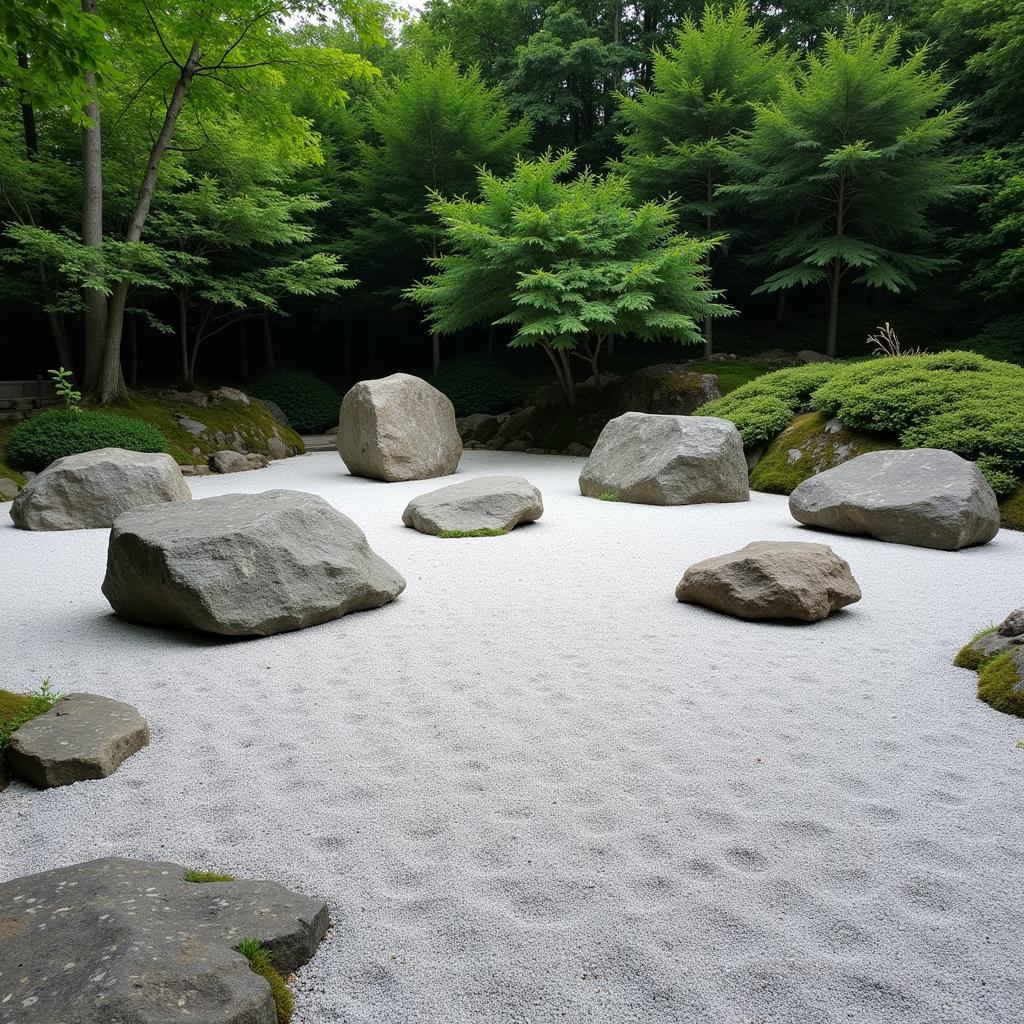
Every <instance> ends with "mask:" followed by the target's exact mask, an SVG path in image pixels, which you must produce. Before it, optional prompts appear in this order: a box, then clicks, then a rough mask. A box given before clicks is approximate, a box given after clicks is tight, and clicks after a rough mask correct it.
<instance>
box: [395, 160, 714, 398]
mask: <svg viewBox="0 0 1024 1024" xmlns="http://www.w3.org/2000/svg"><path fill="white" fill-rule="evenodd" d="M571 170H572V155H571V154H568V153H566V154H562V155H560V156H557V157H556V156H551V155H550V154H549V155H547V156H545V157H542V158H540V159H538V160H535V161H526V160H519V161H517V162H516V166H515V169H514V170H513V172H512V174H511V175H510V176H509V177H508V178H500V177H498V176H496V175H494V174H491V173H490V172H488V171H482V172H481V173H480V176H479V184H478V190H479V194H480V199H478V200H471V199H457V200H452V201H448V200H444V199H442V198H441V197H440V196H437V197H435V200H434V203H433V204H432V208H433V209H434V210H435V211H436V213H437V214H438V216H439V217H440V219H441V221H442V223H443V224H444V226H445V229H446V250H447V251H446V253H445V255H443V256H439V257H437V258H436V259H434V260H432V261H431V262H432V264H433V266H434V267H435V273H434V274H433V276H431V277H429V278H428V279H427V280H425V281H423V282H422V283H420V284H419V285H417V286H416V287H415V288H411V289H409V291H408V292H407V294H408V295H409V296H411V297H412V298H414V299H416V301H418V302H420V303H421V304H422V305H423V306H425V307H426V308H427V311H428V312H427V319H428V321H429V323H430V324H431V326H432V327H433V328H434V330H437V331H440V332H442V333H450V332H453V331H458V330H461V329H462V328H464V327H468V326H470V325H472V324H476V323H492V324H512V325H514V326H515V328H516V333H515V335H514V337H513V338H512V340H511V342H509V345H510V346H511V347H513V348H517V347H527V346H533V345H539V346H541V347H542V348H544V349H545V351H547V353H548V355H549V356H550V357H551V360H552V362H553V364H554V365H555V368H556V372H557V373H558V376H559V381H560V383H561V384H562V387H563V389H564V390H565V392H566V395H567V397H569V398H570V401H572V400H574V395H573V391H572V388H571V377H568V378H567V373H568V370H567V367H568V356H567V354H568V353H573V354H575V355H576V356H577V357H579V358H580V359H583V360H584V361H586V362H588V363H589V364H590V366H591V369H592V370H593V371H595V372H596V370H597V359H598V356H599V354H600V351H601V348H602V345H603V344H604V341H605V339H606V338H607V336H608V335H610V334H629V335H631V336H632V337H634V338H637V339H640V340H644V341H647V340H651V339H655V338H661V339H666V340H671V341H676V342H680V343H687V342H694V341H698V340H699V339H700V333H699V329H698V322H699V321H700V320H702V319H703V317H704V316H705V315H708V316H726V315H728V314H729V313H730V312H732V311H731V310H730V309H729V307H727V306H724V305H722V304H721V303H720V302H719V301H718V298H719V293H718V292H717V291H716V290H714V289H712V288H711V287H710V286H709V285H708V283H707V266H706V263H705V258H706V256H707V253H708V251H709V249H710V248H711V245H712V242H711V241H702V240H697V239H694V238H690V237H688V236H685V235H676V234H673V231H672V224H673V221H674V219H675V211H674V209H673V207H672V204H671V203H667V202H653V201H652V202H649V203H645V204H644V205H642V206H640V207H638V208H634V207H633V206H632V204H631V198H630V195H629V186H628V184H627V183H626V182H625V181H623V180H622V179H621V178H617V177H613V178H608V179H605V180H602V179H600V178H598V177H596V176H595V175H593V174H591V173H590V172H584V173H582V174H580V175H579V176H577V177H575V178H573V179H571V180H569V181H562V180H560V179H562V178H564V177H565V176H566V175H567V174H568V173H569V172H570V171H571ZM558 354H560V355H561V360H562V362H561V367H560V365H559V362H558V360H557V359H556V355H558Z"/></svg>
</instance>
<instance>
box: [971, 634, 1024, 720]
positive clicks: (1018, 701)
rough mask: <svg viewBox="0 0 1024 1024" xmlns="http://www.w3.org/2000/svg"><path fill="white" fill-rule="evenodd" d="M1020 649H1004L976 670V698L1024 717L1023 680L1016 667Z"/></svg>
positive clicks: (1011, 713)
mask: <svg viewBox="0 0 1024 1024" xmlns="http://www.w3.org/2000/svg"><path fill="white" fill-rule="evenodd" d="M1019 654H1020V650H1010V651H1004V652H1003V653H1002V654H999V655H996V657H994V658H992V659H991V660H989V661H986V662H985V663H984V664H983V665H982V666H981V668H980V669H979V670H978V699H979V700H983V701H984V702H985V703H986V704H990V705H991V706H992V707H994V708H995V709H996V711H1003V712H1005V713H1006V714H1008V715H1019V716H1020V717H1021V718H1024V681H1022V680H1021V676H1020V672H1019V671H1018V668H1017V657H1018V656H1019Z"/></svg>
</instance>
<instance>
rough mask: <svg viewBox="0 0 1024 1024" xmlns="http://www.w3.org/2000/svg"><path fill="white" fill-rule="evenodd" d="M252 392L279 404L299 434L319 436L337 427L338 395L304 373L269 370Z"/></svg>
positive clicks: (302, 371) (339, 402) (258, 396)
mask: <svg viewBox="0 0 1024 1024" xmlns="http://www.w3.org/2000/svg"><path fill="white" fill-rule="evenodd" d="M252 393H253V394H254V395H255V396H256V397H257V398H265V399H266V400H267V401H268V402H273V403H274V404H275V405H279V406H280V407H281V409H282V411H283V412H284V414H285V416H287V417H288V422H289V423H290V424H291V426H292V429H293V430H296V431H298V432H299V433H300V434H319V433H322V432H323V431H325V430H327V429H328V428H329V427H334V426H337V424H338V409H339V408H340V407H341V395H339V394H338V392H337V391H335V390H334V388H332V387H331V385H330V384H328V383H327V382H326V381H323V380H321V379H320V378H319V377H317V376H316V374H313V373H310V372H309V371H307V370H272V371H271V372H270V373H268V374H266V375H265V376H263V377H261V378H260V379H259V380H258V381H257V382H256V385H255V386H254V387H253V390H252Z"/></svg>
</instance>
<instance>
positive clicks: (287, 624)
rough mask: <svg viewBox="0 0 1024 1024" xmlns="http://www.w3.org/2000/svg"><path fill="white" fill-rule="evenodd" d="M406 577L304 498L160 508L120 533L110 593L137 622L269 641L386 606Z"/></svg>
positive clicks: (227, 498)
mask: <svg viewBox="0 0 1024 1024" xmlns="http://www.w3.org/2000/svg"><path fill="white" fill-rule="evenodd" d="M404 589H405V580H404V579H402V577H401V576H400V575H399V574H398V573H397V572H396V571H395V570H394V569H393V568H392V567H391V566H390V565H388V563H387V562H385V561H384V560H383V559H382V558H380V557H379V556H378V555H376V554H375V553H374V552H373V550H372V549H371V548H370V545H369V544H368V543H367V540H366V537H365V536H364V535H363V531H362V530H360V529H359V527H358V526H356V524H355V523H354V522H352V520H351V519H349V518H348V516H345V515H342V513H340V512H338V511H337V510H336V509H335V508H333V507H332V506H331V505H329V504H328V503H327V502H326V501H324V500H323V498H319V497H317V496H316V495H313V494H304V493H301V492H299V491H265V492H263V493H262V494H226V495H222V496H219V497H215V498H203V499H201V500H199V501H192V502H188V503H187V504H186V503H182V504H177V505H154V506H151V507H150V508H145V509H138V510H136V511H134V512H130V513H128V514H126V515H124V516H122V517H120V518H119V519H118V520H117V521H116V522H115V523H114V527H113V529H112V530H111V532H110V544H109V547H108V550H107V575H106V579H104V581H103V593H104V594H105V595H106V597H107V600H108V601H109V602H110V604H111V606H112V607H113V609H114V610H115V611H116V612H117V613H118V614H119V615H121V616H123V617H124V618H126V619H129V620H130V621H132V622H140V623H149V624H153V625H162V626H177V627H185V628H190V629H198V630H203V631H205V632H208V633H219V634H223V635H225V636H268V635H270V634H273V633H283V632H285V631H287V630H293V629H303V628H304V627H306V626H313V625H316V624H318V623H321V622H328V621H330V620H331V619H337V618H340V617H341V616H342V615H347V614H348V613H349V612H354V611H360V610H362V609H366V608H379V607H380V606H381V605H384V604H387V603H388V602H389V601H393V600H394V599H395V598H396V597H397V596H398V595H399V594H400V593H401V592H402V591H403V590H404Z"/></svg>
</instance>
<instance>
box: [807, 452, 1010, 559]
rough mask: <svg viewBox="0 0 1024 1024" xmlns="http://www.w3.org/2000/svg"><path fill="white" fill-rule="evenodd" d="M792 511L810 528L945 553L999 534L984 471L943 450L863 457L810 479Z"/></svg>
mask: <svg viewBox="0 0 1024 1024" xmlns="http://www.w3.org/2000/svg"><path fill="white" fill-rule="evenodd" d="M789 511H790V512H791V513H792V515H793V518H794V519H796V520H797V521H798V522H800V523H803V524H805V525H806V526H817V527H823V528H824V529H827V530H835V531H837V532H839V533H852V534H863V535H866V536H868V537H875V538H877V539H878V540H884V541H890V542H891V543H894V544H912V545H915V546H917V547H924V548H938V549H940V550H942V551H956V550H958V549H959V548H965V547H970V546H972V545H974V544H986V543H988V541H990V540H991V539H992V538H993V537H994V536H995V535H996V534H997V533H998V532H999V505H998V503H997V501H996V496H995V494H994V492H993V491H992V488H991V487H990V486H989V483H988V481H987V480H986V479H985V477H984V476H983V475H982V473H981V470H979V469H978V467H977V466H976V465H975V464H974V463H973V462H968V461H967V460H966V459H962V458H960V456H959V455H956V454H955V453H954V452H949V451H945V450H944V449H942V448H912V449H909V450H906V451H880V452H865V453H864V454H863V455H858V456H857V457H856V458H854V459H850V461H849V462H844V463H843V464H842V465H840V466H836V467H835V468H834V469H828V470H825V472H823V473H819V474H818V475H817V476H812V477H810V478H809V479H807V480H805V481H804V482H803V483H802V484H800V485H799V486H798V487H797V488H796V489H795V490H794V491H793V493H792V494H791V495H790V496H789Z"/></svg>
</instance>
